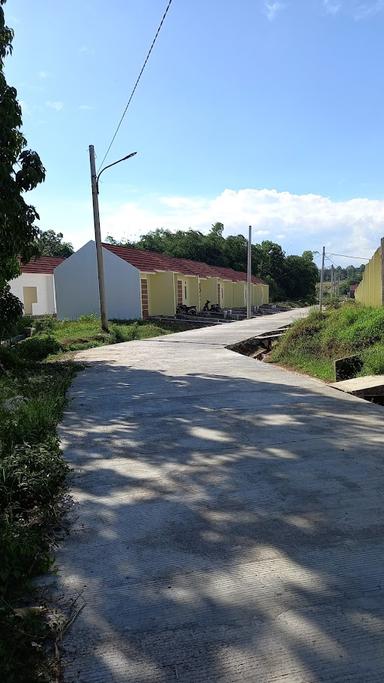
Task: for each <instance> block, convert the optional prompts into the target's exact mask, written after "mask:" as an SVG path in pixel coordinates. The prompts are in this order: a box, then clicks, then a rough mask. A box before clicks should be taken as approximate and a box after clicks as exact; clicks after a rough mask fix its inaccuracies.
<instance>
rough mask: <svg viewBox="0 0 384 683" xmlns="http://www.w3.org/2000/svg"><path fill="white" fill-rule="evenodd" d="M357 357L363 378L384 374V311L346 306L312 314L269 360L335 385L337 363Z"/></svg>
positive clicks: (278, 346)
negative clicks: (343, 359)
mask: <svg viewBox="0 0 384 683" xmlns="http://www.w3.org/2000/svg"><path fill="white" fill-rule="evenodd" d="M354 354H358V355H360V357H361V358H362V361H363V367H362V369H361V371H360V373H359V374H360V375H361V376H363V375H371V374H372V375H375V374H381V373H384V308H369V307H363V306H360V305H358V304H356V303H346V304H344V305H343V306H338V307H330V308H329V309H327V310H325V311H323V313H320V312H319V311H312V312H311V313H310V315H309V316H308V317H307V318H305V319H304V320H299V321H298V322H296V323H295V324H294V325H293V326H292V327H291V328H290V329H289V330H288V332H287V333H286V334H285V335H284V337H282V339H281V340H280V342H279V343H278V344H277V345H276V347H275V348H274V349H273V351H272V353H271V355H270V358H269V360H270V361H271V362H274V363H279V364H281V365H284V366H286V367H290V368H293V369H296V370H299V371H301V372H305V373H307V374H309V375H313V376H314V377H318V378H320V379H323V380H326V381H334V380H335V377H334V366H333V362H334V360H336V359H337V358H341V357H343V356H348V355H354Z"/></svg>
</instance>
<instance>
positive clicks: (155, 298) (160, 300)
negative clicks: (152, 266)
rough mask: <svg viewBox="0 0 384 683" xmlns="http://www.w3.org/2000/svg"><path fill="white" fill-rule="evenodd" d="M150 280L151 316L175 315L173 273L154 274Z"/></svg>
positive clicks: (148, 278)
mask: <svg viewBox="0 0 384 683" xmlns="http://www.w3.org/2000/svg"><path fill="white" fill-rule="evenodd" d="M146 278H147V280H148V303H149V315H174V314H175V298H174V288H173V273H170V272H166V273H153V274H148V275H147V276H146Z"/></svg>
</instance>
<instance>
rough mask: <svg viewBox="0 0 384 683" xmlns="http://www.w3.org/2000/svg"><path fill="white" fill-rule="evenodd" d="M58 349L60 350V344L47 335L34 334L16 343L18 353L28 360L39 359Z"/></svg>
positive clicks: (56, 351)
mask: <svg viewBox="0 0 384 683" xmlns="http://www.w3.org/2000/svg"><path fill="white" fill-rule="evenodd" d="M59 351H61V345H60V344H59V342H58V341H57V340H56V339H55V338H54V337H51V336H49V335H44V336H43V335H36V336H35V337H30V338H29V339H25V340H24V341H22V342H20V343H19V344H18V345H17V353H18V355H19V356H20V357H21V358H24V359H25V360H29V361H41V360H44V358H46V357H47V356H49V355H50V354H51V353H58V352H59Z"/></svg>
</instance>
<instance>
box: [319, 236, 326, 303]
mask: <svg viewBox="0 0 384 683" xmlns="http://www.w3.org/2000/svg"><path fill="white" fill-rule="evenodd" d="M324 263H325V247H323V255H322V259H321V272H320V289H319V309H320V313H321V311H322V310H323V285H324Z"/></svg>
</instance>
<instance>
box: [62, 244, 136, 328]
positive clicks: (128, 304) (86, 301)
mask: <svg viewBox="0 0 384 683" xmlns="http://www.w3.org/2000/svg"><path fill="white" fill-rule="evenodd" d="M103 257H104V259H103V260H104V276H105V290H106V300H107V311H108V317H109V318H110V319H112V318H116V319H120V320H128V319H138V318H141V294H140V271H139V270H138V269H137V268H135V267H134V266H131V265H130V264H129V263H127V262H126V261H124V260H123V259H121V258H119V257H118V256H116V255H115V254H113V253H112V252H110V251H108V250H107V249H103ZM55 289H56V303H57V317H58V318H59V319H60V320H64V319H68V320H75V319H76V318H78V317H79V316H81V315H87V314H89V313H94V314H96V315H99V314H100V309H99V289H98V281H97V266H96V246H95V243H94V242H93V241H90V242H87V244H85V245H84V246H83V247H81V249H79V250H78V251H77V252H75V253H74V254H72V256H70V257H69V258H67V259H65V261H63V263H61V264H60V265H59V266H57V268H55Z"/></svg>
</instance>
